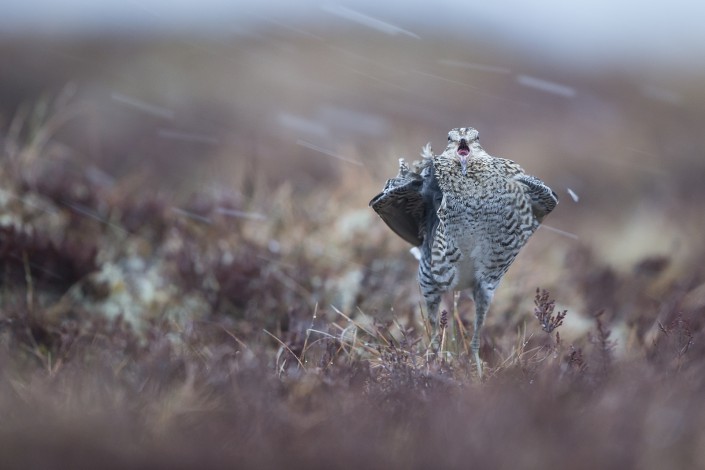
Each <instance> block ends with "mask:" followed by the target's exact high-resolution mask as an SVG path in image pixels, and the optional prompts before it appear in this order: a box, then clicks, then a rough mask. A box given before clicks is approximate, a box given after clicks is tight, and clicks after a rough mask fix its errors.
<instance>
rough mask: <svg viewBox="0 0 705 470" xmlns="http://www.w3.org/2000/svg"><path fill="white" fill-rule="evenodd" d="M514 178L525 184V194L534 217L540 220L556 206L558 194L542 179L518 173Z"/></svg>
mask: <svg viewBox="0 0 705 470" xmlns="http://www.w3.org/2000/svg"><path fill="white" fill-rule="evenodd" d="M514 178H515V179H516V180H517V181H518V182H519V183H521V184H523V185H524V186H525V188H526V195H527V196H529V199H530V200H531V210H532V211H533V213H534V217H536V219H537V220H538V221H539V222H542V221H543V218H544V217H546V216H547V215H548V214H549V213H550V212H551V211H552V210H553V209H555V208H556V204H558V196H556V193H554V192H553V191H552V190H551V188H549V187H548V186H546V184H545V183H544V182H543V181H541V180H540V179H538V178H536V177H534V176H531V175H527V174H520V175H517V176H515V177H514Z"/></svg>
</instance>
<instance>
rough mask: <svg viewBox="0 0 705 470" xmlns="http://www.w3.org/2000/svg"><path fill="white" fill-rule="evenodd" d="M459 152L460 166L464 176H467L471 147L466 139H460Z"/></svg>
mask: <svg viewBox="0 0 705 470" xmlns="http://www.w3.org/2000/svg"><path fill="white" fill-rule="evenodd" d="M457 152H458V156H459V157H460V167H461V168H462V171H463V176H465V175H466V174H467V172H468V156H469V155H470V147H469V146H468V143H467V141H466V140H465V139H461V140H460V144H459V145H458V150H457Z"/></svg>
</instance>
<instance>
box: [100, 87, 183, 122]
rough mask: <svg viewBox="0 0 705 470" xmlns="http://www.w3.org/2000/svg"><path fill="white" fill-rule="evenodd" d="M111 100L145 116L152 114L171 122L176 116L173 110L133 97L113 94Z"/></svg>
mask: <svg viewBox="0 0 705 470" xmlns="http://www.w3.org/2000/svg"><path fill="white" fill-rule="evenodd" d="M110 98H111V99H112V100H113V101H117V102H118V103H120V104H124V105H125V106H129V107H130V108H134V109H136V110H138V111H141V112H143V113H145V114H151V115H152V116H156V117H160V118H162V119H168V120H169V121H171V120H173V119H174V116H175V113H174V111H172V110H171V109H168V108H165V107H163V106H158V105H156V104H152V103H147V102H146V101H143V100H140V99H138V98H134V97H132V96H127V95H123V94H122V93H118V92H113V93H111V94H110Z"/></svg>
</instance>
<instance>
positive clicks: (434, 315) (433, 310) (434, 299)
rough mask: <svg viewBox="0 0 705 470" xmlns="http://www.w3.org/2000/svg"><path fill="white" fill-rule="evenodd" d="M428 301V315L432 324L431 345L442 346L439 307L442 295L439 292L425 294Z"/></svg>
mask: <svg viewBox="0 0 705 470" xmlns="http://www.w3.org/2000/svg"><path fill="white" fill-rule="evenodd" d="M424 299H425V300H426V315H428V321H429V323H430V324H431V331H430V335H431V345H434V344H437V345H439V344H440V339H439V331H438V330H439V328H438V307H439V306H440V304H441V294H440V293H437V292H424Z"/></svg>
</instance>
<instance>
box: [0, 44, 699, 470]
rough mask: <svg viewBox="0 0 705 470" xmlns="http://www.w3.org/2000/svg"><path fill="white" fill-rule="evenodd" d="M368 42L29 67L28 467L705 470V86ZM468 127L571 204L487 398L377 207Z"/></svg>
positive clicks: (516, 281) (23, 334)
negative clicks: (406, 163)
mask: <svg viewBox="0 0 705 470" xmlns="http://www.w3.org/2000/svg"><path fill="white" fill-rule="evenodd" d="M340 34H341V35H340V36H333V37H331V38H329V42H328V43H325V44H321V43H319V42H317V40H315V39H311V38H308V37H304V38H302V37H300V36H297V35H295V34H294V35H293V36H288V35H285V34H283V33H281V32H279V33H271V34H269V35H265V36H262V37H255V38H249V39H248V40H247V41H244V42H243V40H241V41H240V42H237V43H236V44H234V45H231V44H224V43H220V42H216V43H211V42H208V41H205V40H204V41H199V40H184V39H180V38H172V39H170V40H162V41H147V42H144V41H134V42H130V43H111V42H109V41H103V42H101V41H95V42H75V43H74V42H71V43H52V44H47V43H46V42H36V43H35V42H17V43H10V44H6V45H5V46H4V49H3V52H2V53H3V56H4V58H5V62H6V64H11V66H10V67H7V66H4V67H3V69H4V70H3V75H2V76H1V77H0V79H1V80H2V81H1V82H0V85H1V86H2V89H1V91H0V92H1V93H2V96H3V98H4V101H3V103H4V104H3V107H2V108H1V109H0V144H1V146H0V158H1V159H2V165H0V263H1V264H0V266H1V268H2V276H1V277H0V282H1V285H0V288H1V289H0V390H1V392H0V416H1V417H2V423H3V425H2V429H0V449H1V450H2V451H1V452H0V466H2V467H3V468H10V467H15V468H47V467H56V466H62V467H71V468H76V467H81V466H85V467H94V466H95V465H97V464H100V465H101V466H102V467H114V468H125V467H128V466H129V467H137V466H145V467H146V466H148V465H149V466H150V467H163V468H181V467H183V468H187V467H189V468H190V467H194V466H196V465H198V466H203V467H204V468H210V467H214V468H217V467H232V466H233V465H238V466H242V467H247V466H251V467H255V466H256V467H258V468H266V467H279V468H281V467H285V466H286V467H303V466H308V467H310V466H317V467H331V466H336V467H367V468H382V467H385V468H389V467H394V468H428V467H430V466H436V467H468V466H475V467H478V468H518V467H520V468H551V467H559V466H561V467H563V466H565V465H566V464H567V463H569V464H570V465H571V467H575V468H630V467H631V468H635V467H638V468H688V467H691V468H695V467H702V466H703V465H705V453H703V450H702V449H703V442H705V434H704V433H703V429H705V426H704V425H705V414H704V412H703V411H702V410H703V406H702V402H703V399H702V397H703V396H705V379H704V377H705V365H704V363H703V360H704V359H705V347H704V344H705V343H703V314H704V313H705V268H703V259H704V255H705V248H704V247H703V244H702V235H701V227H702V226H703V225H702V224H703V222H705V215H704V213H703V211H702V202H703V197H704V196H705V190H703V185H702V176H703V175H705V171H704V170H705V163H704V162H705V160H703V158H702V155H703V154H704V153H705V140H704V139H703V135H702V132H701V130H700V124H701V123H702V122H703V119H704V118H705V95H703V92H702V90H704V89H705V87H703V77H701V76H697V75H689V74H680V75H675V74H674V75H673V76H670V77H668V79H667V80H666V79H659V80H658V82H659V87H660V88H654V87H653V85H652V84H651V83H650V82H645V81H644V80H646V79H645V78H643V77H644V76H645V74H643V73H642V72H643V71H633V72H631V73H630V72H629V71H625V70H621V71H620V70H615V71H611V72H609V73H607V72H605V73H603V74H597V73H596V74H593V75H586V74H584V73H577V72H575V71H571V70H570V69H568V70H566V69H563V68H560V67H557V66H554V67H551V66H547V65H545V64H536V63H528V62H520V61H509V59H508V56H507V55H503V52H502V51H501V50H489V51H488V50H484V52H483V54H482V55H477V53H474V52H472V51H468V50H466V49H465V48H463V47H460V46H459V45H457V44H453V43H447V42H444V41H443V40H442V39H436V40H426V41H424V42H420V43H415V44H416V46H415V47H414V48H413V50H412V49H410V48H409V47H406V45H405V44H404V43H403V40H402V39H399V40H398V41H397V40H394V41H391V40H390V41H388V42H386V43H385V44H384V47H377V46H378V44H375V43H374V42H373V41H372V40H371V39H369V38H363V37H356V38H351V37H347V36H345V33H344V32H341V33H340ZM342 45H344V46H345V47H344V48H341V46H342ZM449 59H452V60H449ZM444 60H445V61H444ZM458 63H460V64H478V63H482V64H500V65H501V64H504V65H506V64H507V63H511V65H512V66H511V67H509V68H507V67H502V68H496V69H494V71H492V70H491V69H490V71H488V69H487V68H485V69H482V68H478V67H475V68H474V69H473V68H472V67H470V68H468V67H459V66H458V65H457V64H458ZM453 64H455V65H453ZM647 75H648V74H647ZM520 76H524V77H526V76H530V77H541V78H543V79H545V80H548V79H551V80H554V81H556V82H558V83H559V84H562V85H561V86H562V87H563V88H560V87H559V88H556V86H557V85H556V86H554V88H550V87H546V86H543V88H542V89H541V88H540V87H539V88H536V87H532V86H531V85H530V84H531V83H536V82H532V81H531V80H527V79H526V78H524V79H518V78H517V77H520ZM527 83H528V84H529V85H527ZM539 83H542V82H539ZM566 84H567V85H566ZM544 85H545V84H544ZM674 89H675V90H678V91H677V92H673V91H672V90H674ZM547 90H548V91H547ZM458 126H473V127H475V128H477V129H478V130H479V131H480V135H481V138H482V142H483V146H484V147H485V148H486V149H487V150H488V152H490V153H491V154H493V155H496V156H501V157H506V158H511V159H513V160H515V161H517V162H518V163H520V164H521V165H522V166H523V167H524V168H525V169H526V170H527V171H528V172H529V173H531V174H535V175H537V176H538V177H540V178H541V179H542V180H544V181H546V182H547V183H548V184H549V185H550V186H551V187H552V188H553V189H554V190H555V191H556V192H557V193H558V195H559V197H560V204H559V206H558V207H557V209H556V210H555V212H554V213H552V214H551V215H550V216H549V217H548V218H547V219H546V221H545V224H546V225H547V227H543V228H541V229H539V231H538V232H537V233H536V234H535V235H534V237H533V238H532V240H531V241H530V243H529V244H528V245H527V246H526V247H525V249H524V250H523V251H522V253H521V254H520V256H519V257H518V259H517V260H516V262H515V263H514V265H513V266H512V268H511V269H510V271H509V273H508V275H507V277H506V278H505V280H504V281H503V282H502V284H501V285H500V287H499V289H498V291H497V295H496V298H495V301H494V303H493V305H492V307H491V310H490V314H489V317H488V319H487V323H486V329H485V330H484V331H483V347H482V349H481V355H482V357H483V359H484V361H485V362H486V370H485V377H484V380H480V378H479V377H478V375H477V371H476V370H475V368H474V364H473V361H470V360H469V359H468V345H469V339H468V337H469V336H468V332H469V329H470V328H471V325H472V312H473V308H472V304H471V302H470V301H469V300H468V299H467V298H465V297H461V299H460V304H459V310H458V312H453V310H452V299H451V298H448V299H446V301H445V304H444V307H443V308H445V310H446V311H447V314H446V317H445V318H446V320H447V322H448V327H447V328H446V330H445V331H446V335H445V337H444V341H443V347H442V350H441V351H440V352H434V351H432V350H430V349H429V346H428V345H429V338H428V327H427V325H426V324H425V320H424V315H423V312H422V309H421V307H420V305H421V303H422V302H421V295H420V293H419V291H418V286H417V284H416V280H415V272H416V261H415V259H414V257H413V256H412V255H411V254H410V253H409V248H410V247H409V246H408V245H406V244H405V243H404V242H403V241H402V240H401V239H399V238H398V237H396V235H394V234H393V233H392V232H391V231H390V230H389V229H388V228H387V227H386V226H385V225H384V223H383V222H382V221H381V220H380V219H379V218H378V217H377V216H376V214H375V213H374V212H373V211H372V210H371V209H370V208H369V207H368V206H367V203H368V201H369V200H370V199H371V198H372V197H373V196H374V195H375V194H377V192H379V190H380V189H381V188H382V187H383V185H384V182H385V180H386V178H389V177H392V176H393V175H394V174H396V167H397V159H398V158H399V157H405V158H407V159H408V160H413V159H414V158H415V157H416V156H417V155H418V153H419V152H420V151H421V147H422V146H423V145H424V144H425V143H426V142H427V141H431V142H432V143H433V144H435V147H436V148H437V149H441V148H442V147H443V144H444V139H445V136H446V133H447V131H448V130H449V129H450V128H453V127H458ZM563 312H565V317H564V318H563V321H562V324H560V325H559V323H560V322H559V321H558V315H560V314H562V313H563ZM470 332H471V331H470Z"/></svg>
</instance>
